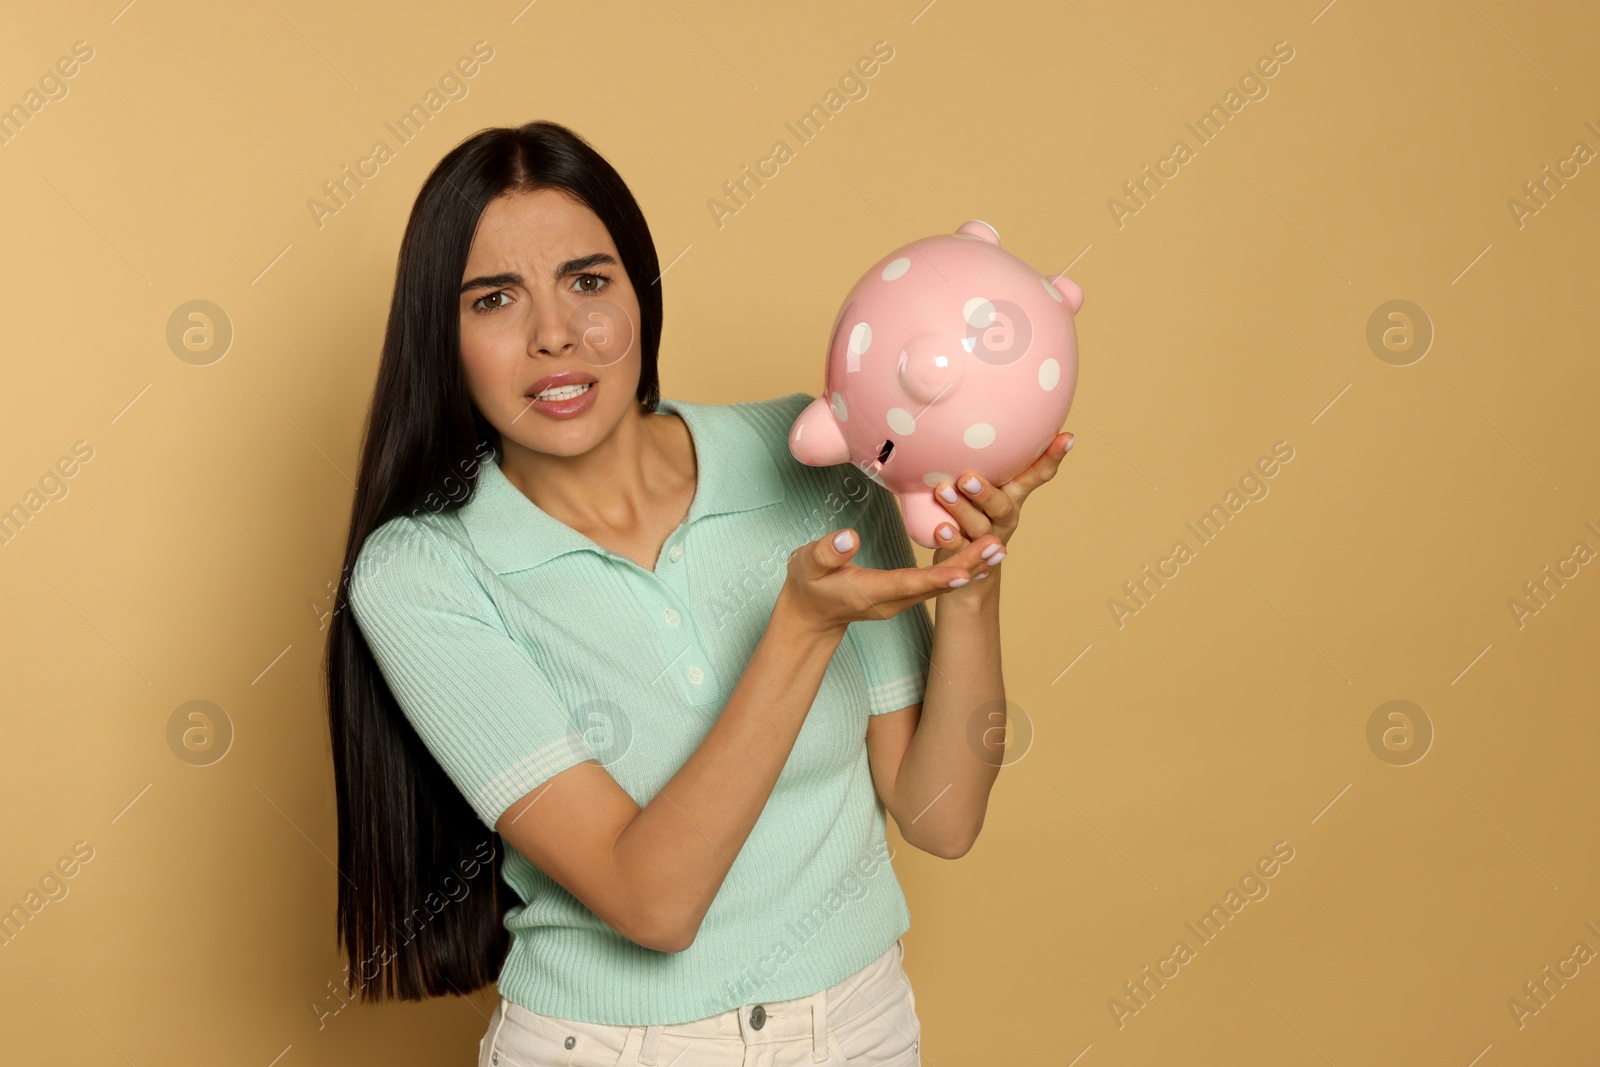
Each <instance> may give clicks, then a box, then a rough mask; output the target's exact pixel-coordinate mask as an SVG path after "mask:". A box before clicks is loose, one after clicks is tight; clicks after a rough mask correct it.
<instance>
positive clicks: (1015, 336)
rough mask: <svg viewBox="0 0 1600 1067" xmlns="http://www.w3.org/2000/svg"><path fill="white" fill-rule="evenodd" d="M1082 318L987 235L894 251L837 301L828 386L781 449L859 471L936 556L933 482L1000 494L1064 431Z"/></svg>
mask: <svg viewBox="0 0 1600 1067" xmlns="http://www.w3.org/2000/svg"><path fill="white" fill-rule="evenodd" d="M1082 306H1083V290H1082V289H1080V288H1078V286H1077V284H1076V283H1074V282H1073V281H1071V280H1070V279H1068V278H1066V277H1064V276H1061V275H1057V276H1056V277H1054V278H1049V277H1045V276H1043V275H1041V274H1040V273H1039V272H1038V271H1036V270H1034V269H1033V268H1032V267H1030V266H1028V264H1026V263H1024V262H1023V261H1022V260H1020V259H1018V258H1017V257H1016V256H1014V255H1012V254H1011V253H1010V252H1007V251H1005V250H1003V249H1002V248H1001V247H1000V235H999V234H998V233H996V232H995V230H994V228H993V227H991V226H989V225H988V224H987V223H984V222H979V221H977V220H973V221H971V222H968V223H965V224H964V225H963V226H962V227H961V228H960V229H958V230H957V231H956V232H955V233H954V234H941V235H939V236H937V237H925V238H923V239H921V240H919V241H913V242H912V243H911V244H909V245H906V246H905V247H903V248H898V249H896V250H895V251H893V252H891V253H889V254H888V255H887V256H885V257H883V258H882V259H880V260H879V261H878V262H877V263H876V264H874V265H873V267H872V269H871V270H869V271H867V273H866V274H865V275H864V276H863V277H862V278H861V280H860V281H858V282H856V284H855V288H853V289H851V290H850V294H849V296H847V297H845V301H844V306H843V308H841V309H840V312H839V318H838V321H837V322H835V323H834V327H833V337H832V340H831V342H830V344H829V348H828V365H827V384H826V387H825V388H824V390H823V393H822V395H821V396H819V397H818V398H817V399H816V400H815V401H813V402H812V403H811V404H810V405H809V406H808V407H807V408H806V409H805V411H803V412H802V413H801V414H800V417H799V418H798V419H796V420H795V424H794V427H793V428H792V429H791V430H790V431H789V450H790V451H791V452H793V453H794V457H795V458H796V459H798V460H799V461H800V462H802V463H807V464H810V465H811V466H815V467H821V466H831V465H833V464H836V463H844V462H845V461H847V460H848V461H849V462H852V463H854V464H855V465H856V466H858V467H860V468H861V470H862V471H863V472H865V473H866V475H867V476H868V477H870V478H871V479H872V480H873V481H875V482H877V483H878V484H879V485H882V486H884V487H885V488H887V489H889V490H891V491H892V492H894V493H895V494H896V495H897V496H899V498H900V503H901V507H902V510H903V512H904V515H905V523H906V532H907V533H909V534H910V535H911V539H912V540H913V541H915V542H917V544H919V545H921V546H922V547H924V548H933V547H934V545H935V542H934V530H935V528H936V527H937V526H938V525H939V523H941V522H946V521H951V516H950V512H949V511H947V510H946V509H945V507H944V506H943V505H942V504H940V503H939V502H938V501H937V500H936V499H935V498H934V496H933V490H934V487H935V486H936V485H937V484H938V483H939V482H941V481H947V482H953V481H954V480H955V479H956V478H958V477H960V475H961V474H962V473H963V472H965V471H969V470H970V471H977V472H978V473H979V474H982V475H983V476H984V477H985V478H988V479H989V480H990V481H991V482H993V483H994V484H996V485H998V484H1000V483H1002V482H1005V481H1008V480H1010V479H1011V478H1012V477H1014V476H1015V475H1017V474H1018V473H1020V472H1021V471H1022V470H1023V469H1024V468H1026V467H1027V466H1028V465H1029V464H1030V463H1032V462H1033V461H1034V460H1035V459H1037V458H1038V457H1039V455H1040V453H1042V452H1043V451H1044V450H1045V449H1046V448H1048V447H1049V445H1050V442H1051V441H1052V440H1054V439H1055V436H1056V434H1057V433H1059V432H1060V431H1061V424H1062V422H1063V421H1064V420H1065V419H1066V417H1067V409H1068V408H1069V407H1071V405H1072V392H1073V389H1074V388H1075V387H1076V386H1077V383H1078V338H1077V331H1076V330H1075V329H1074V328H1073V316H1074V315H1075V314H1077V311H1078V309H1079V308H1080V307H1082ZM957 529H958V532H959V526H958V527H957Z"/></svg>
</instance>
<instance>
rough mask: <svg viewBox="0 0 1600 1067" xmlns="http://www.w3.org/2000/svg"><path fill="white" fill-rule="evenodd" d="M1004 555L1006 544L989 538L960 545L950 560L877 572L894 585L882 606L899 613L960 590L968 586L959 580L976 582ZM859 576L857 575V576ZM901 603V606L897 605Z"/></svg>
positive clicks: (991, 536) (995, 538) (990, 536)
mask: <svg viewBox="0 0 1600 1067" xmlns="http://www.w3.org/2000/svg"><path fill="white" fill-rule="evenodd" d="M1004 554H1005V545H1003V544H1002V543H1001V542H1000V539H999V538H998V537H995V536H993V535H988V536H986V537H983V538H980V539H979V540H978V541H976V542H969V543H967V544H965V545H963V546H962V547H961V548H960V549H959V550H957V551H956V552H955V554H954V555H952V556H951V557H950V558H949V559H946V560H942V561H940V562H939V563H936V564H934V565H933V566H930V567H905V568H902V569H900V570H896V571H882V572H878V573H879V575H881V576H884V577H888V576H893V577H894V579H895V581H896V583H897V584H896V585H895V587H894V593H893V594H890V595H891V596H893V597H894V599H890V600H887V601H885V602H884V603H885V604H886V606H892V607H893V610H895V611H899V610H901V609H902V608H903V607H905V606H909V605H910V604H912V603H915V602H916V601H918V600H926V599H928V598H929V597H931V596H938V595H939V594H941V593H948V592H950V591H951V590H952V589H959V588H961V586H963V585H965V584H967V583H966V581H960V580H958V579H960V578H965V579H967V580H971V581H975V580H977V579H979V578H982V577H986V576H987V575H988V573H989V571H990V569H991V568H992V567H993V566H994V564H995V563H997V562H999V561H1000V560H1001V559H1004V558H1005V555H1004ZM859 573H860V572H857V574H858V575H859ZM952 581H953V582H954V584H952ZM901 601H903V602H904V603H900V602H901Z"/></svg>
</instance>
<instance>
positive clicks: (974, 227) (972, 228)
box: [956, 219, 1000, 245]
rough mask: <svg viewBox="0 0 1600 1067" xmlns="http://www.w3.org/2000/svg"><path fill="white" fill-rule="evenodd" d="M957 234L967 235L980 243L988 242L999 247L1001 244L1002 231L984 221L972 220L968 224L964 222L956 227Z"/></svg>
mask: <svg viewBox="0 0 1600 1067" xmlns="http://www.w3.org/2000/svg"><path fill="white" fill-rule="evenodd" d="M956 232H957V233H961V234H966V235H967V236H968V237H976V238H977V239H978V240H980V241H988V242H989V243H990V244H992V245H999V243H1000V231H999V230H996V229H995V228H994V227H993V226H990V225H989V224H988V223H987V222H984V221H983V220H982V219H970V220H968V221H967V222H963V223H962V224H961V225H960V226H958V227H956Z"/></svg>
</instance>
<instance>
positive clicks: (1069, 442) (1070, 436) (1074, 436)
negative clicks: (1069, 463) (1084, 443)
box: [1062, 434, 1078, 455]
mask: <svg viewBox="0 0 1600 1067" xmlns="http://www.w3.org/2000/svg"><path fill="white" fill-rule="evenodd" d="M1077 439H1078V435H1077V434H1068V435H1067V448H1066V452H1071V451H1072V442H1074V441H1076V440H1077ZM1066 452H1063V453H1062V455H1066Z"/></svg>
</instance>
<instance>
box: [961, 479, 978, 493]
mask: <svg viewBox="0 0 1600 1067" xmlns="http://www.w3.org/2000/svg"><path fill="white" fill-rule="evenodd" d="M961 488H963V489H965V490H966V491H967V492H969V493H972V494H973V495H977V493H978V492H979V491H980V490H982V489H983V486H982V485H979V484H978V479H976V478H968V479H967V480H966V481H964V482H962V483H961Z"/></svg>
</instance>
